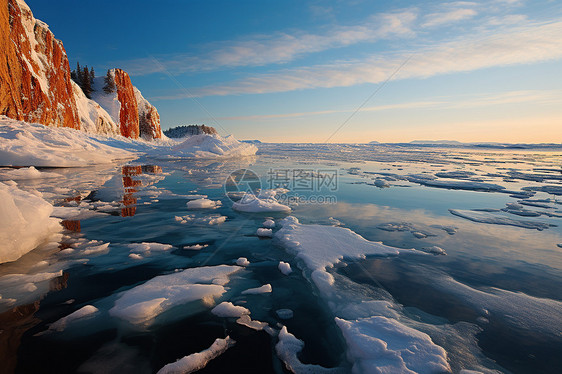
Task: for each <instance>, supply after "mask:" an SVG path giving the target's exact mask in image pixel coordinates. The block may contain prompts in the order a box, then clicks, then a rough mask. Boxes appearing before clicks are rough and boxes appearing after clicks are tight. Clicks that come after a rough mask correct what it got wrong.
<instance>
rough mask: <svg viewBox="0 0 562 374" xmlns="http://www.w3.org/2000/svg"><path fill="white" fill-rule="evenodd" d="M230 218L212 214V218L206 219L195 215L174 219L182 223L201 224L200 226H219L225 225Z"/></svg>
mask: <svg viewBox="0 0 562 374" xmlns="http://www.w3.org/2000/svg"><path fill="white" fill-rule="evenodd" d="M227 218H228V217H227V216H221V215H220V214H211V215H210V216H206V217H196V216H195V215H193V214H188V215H185V216H181V217H180V216H175V217H174V219H175V220H176V221H178V222H180V223H183V224H186V223H192V224H199V225H218V224H221V223H224V222H225V221H226V219H227Z"/></svg>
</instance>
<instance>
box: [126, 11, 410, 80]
mask: <svg viewBox="0 0 562 374" xmlns="http://www.w3.org/2000/svg"><path fill="white" fill-rule="evenodd" d="M416 17H417V14H416V12H415V10H402V11H396V12H391V13H383V14H377V15H374V16H371V17H369V18H368V19H367V20H366V21H365V22H364V23H363V24H360V25H354V26H336V27H333V28H332V29H331V30H330V31H327V32H325V33H317V34H314V33H306V32H294V33H277V34H273V35H254V36H252V37H247V38H246V39H244V40H238V41H225V42H216V43H210V44H208V45H205V46H202V47H201V49H202V51H201V52H200V53H198V54H175V55H170V56H159V57H158V60H160V62H161V64H156V63H154V59H153V58H152V57H149V58H141V59H137V60H130V61H123V62H120V63H119V65H120V66H124V68H125V69H126V70H127V71H128V72H129V74H131V75H147V74H152V73H156V72H162V71H163V69H167V70H169V71H172V72H173V73H174V74H181V73H185V72H199V71H212V70H219V69H224V68H233V67H241V66H264V65H269V64H281V63H287V62H290V61H293V60H295V59H297V58H298V57H300V56H302V55H305V54H310V53H316V52H321V51H325V50H328V49H333V48H339V47H345V46H349V45H354V44H357V43H362V42H375V41H377V40H381V39H387V38H391V37H408V36H412V35H413V34H414V33H413V31H412V25H413V22H414V21H415V20H416Z"/></svg>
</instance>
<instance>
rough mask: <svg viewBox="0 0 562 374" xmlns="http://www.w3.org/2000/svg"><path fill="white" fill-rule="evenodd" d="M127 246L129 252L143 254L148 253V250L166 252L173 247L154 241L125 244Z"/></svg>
mask: <svg viewBox="0 0 562 374" xmlns="http://www.w3.org/2000/svg"><path fill="white" fill-rule="evenodd" d="M127 247H128V248H130V249H131V253H137V254H145V255H148V254H150V252H166V251H169V250H170V249H172V248H174V246H173V245H171V244H163V243H154V242H142V243H131V244H127Z"/></svg>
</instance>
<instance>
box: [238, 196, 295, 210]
mask: <svg viewBox="0 0 562 374" xmlns="http://www.w3.org/2000/svg"><path fill="white" fill-rule="evenodd" d="M232 209H234V210H238V211H240V212H247V213H260V212H290V211H291V208H289V207H288V206H286V205H283V204H280V203H278V202H277V200H275V199H274V198H267V199H261V198H259V197H256V196H255V195H253V194H245V195H244V197H242V198H241V199H240V200H239V201H237V202H235V203H234V204H232Z"/></svg>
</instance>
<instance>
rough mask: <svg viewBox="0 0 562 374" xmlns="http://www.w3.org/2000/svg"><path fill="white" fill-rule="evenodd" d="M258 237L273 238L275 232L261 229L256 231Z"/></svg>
mask: <svg viewBox="0 0 562 374" xmlns="http://www.w3.org/2000/svg"><path fill="white" fill-rule="evenodd" d="M256 235H257V236H260V237H266V238H271V237H272V236H273V231H272V230H271V229H264V228H262V227H260V228H259V229H258V230H257V231H256Z"/></svg>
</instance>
